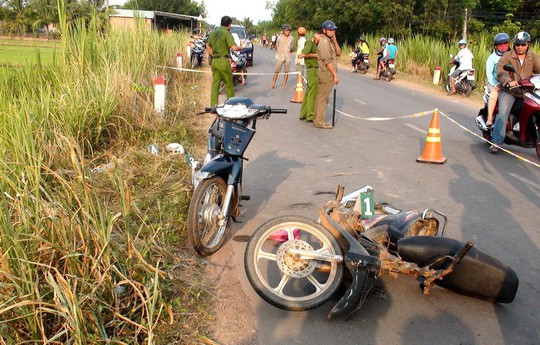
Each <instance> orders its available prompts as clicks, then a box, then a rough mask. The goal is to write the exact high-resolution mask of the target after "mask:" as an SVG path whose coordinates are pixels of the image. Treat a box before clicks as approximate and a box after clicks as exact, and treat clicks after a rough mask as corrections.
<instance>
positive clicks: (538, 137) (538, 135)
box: [533, 114, 540, 158]
mask: <svg viewBox="0 0 540 345" xmlns="http://www.w3.org/2000/svg"><path fill="white" fill-rule="evenodd" d="M537 116H540V114H537ZM533 130H534V133H533V144H534V149H535V151H536V155H537V156H538V158H540V130H539V129H538V124H533Z"/></svg>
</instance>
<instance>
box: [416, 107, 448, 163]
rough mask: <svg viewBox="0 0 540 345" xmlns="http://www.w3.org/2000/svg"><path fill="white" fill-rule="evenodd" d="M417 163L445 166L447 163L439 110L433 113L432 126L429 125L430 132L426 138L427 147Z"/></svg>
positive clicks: (417, 159)
mask: <svg viewBox="0 0 540 345" xmlns="http://www.w3.org/2000/svg"><path fill="white" fill-rule="evenodd" d="M416 161H417V162H419V163H435V164H443V163H444V162H446V158H445V157H443V155H442V147H441V127H440V124H439V110H438V109H435V110H434V111H433V117H432V118H431V124H430V125H429V132H428V135H427V137H426V145H425V146H424V153H422V155H421V156H420V157H418V158H416Z"/></svg>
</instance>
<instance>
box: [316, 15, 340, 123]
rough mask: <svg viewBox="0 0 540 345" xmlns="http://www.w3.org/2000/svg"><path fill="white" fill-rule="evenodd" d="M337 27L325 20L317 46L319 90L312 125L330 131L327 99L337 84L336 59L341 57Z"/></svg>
mask: <svg viewBox="0 0 540 345" xmlns="http://www.w3.org/2000/svg"><path fill="white" fill-rule="evenodd" d="M336 29H337V26H336V25H335V24H334V22H333V21H331V20H327V21H325V22H324V23H323V24H322V35H321V39H320V41H319V45H318V46H317V56H318V62H319V71H318V72H319V89H318V90H317V104H316V105H315V118H314V120H313V124H314V125H315V127H317V128H322V129H330V128H332V125H331V124H327V123H326V122H325V117H326V108H327V107H328V98H329V96H330V92H331V91H332V89H333V87H334V85H337V84H338V83H339V78H338V74H337V69H338V67H337V66H338V65H337V57H338V56H341V48H340V46H339V44H338V42H337V39H336Z"/></svg>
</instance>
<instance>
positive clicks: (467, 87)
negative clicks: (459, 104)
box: [463, 82, 473, 97]
mask: <svg viewBox="0 0 540 345" xmlns="http://www.w3.org/2000/svg"><path fill="white" fill-rule="evenodd" d="M472 90H473V88H472V85H471V84H469V82H464V83H463V94H464V95H465V96H466V97H469V96H470V95H471V92H472Z"/></svg>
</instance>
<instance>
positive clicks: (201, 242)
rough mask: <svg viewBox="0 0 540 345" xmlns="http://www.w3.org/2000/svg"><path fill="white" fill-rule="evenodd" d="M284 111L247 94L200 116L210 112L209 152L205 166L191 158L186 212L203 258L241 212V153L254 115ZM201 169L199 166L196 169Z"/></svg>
mask: <svg viewBox="0 0 540 345" xmlns="http://www.w3.org/2000/svg"><path fill="white" fill-rule="evenodd" d="M275 113H281V114H286V113H287V109H274V108H271V107H269V106H266V105H260V104H255V103H253V101H252V100H251V99H249V98H246V97H231V98H229V99H227V101H225V103H223V104H220V105H218V106H216V107H213V108H205V110H204V112H201V113H199V114H214V115H215V116H216V119H215V120H214V122H213V123H212V125H211V126H210V129H209V138H208V152H207V154H206V157H205V161H204V164H203V165H202V167H200V163H199V162H198V161H195V160H193V161H191V163H190V164H191V171H192V174H193V176H192V181H193V188H194V191H193V196H192V198H191V202H190V204H189V211H188V219H187V223H188V234H189V239H190V241H191V244H192V245H193V248H194V249H195V251H196V252H197V253H198V254H200V255H202V256H208V255H212V254H214V253H215V252H217V251H218V250H219V249H220V248H221V247H222V246H223V244H225V241H226V239H227V235H228V234H229V230H230V220H231V219H232V220H233V221H234V220H235V217H237V216H238V215H239V214H240V211H239V208H240V201H241V200H249V199H250V197H249V196H248V195H243V194H242V172H243V166H244V163H243V162H244V160H247V159H246V158H245V157H244V152H245V151H246V149H247V147H248V145H249V143H250V142H251V139H253V136H254V135H255V131H256V124H257V120H258V119H267V118H269V117H270V115H271V114H275ZM199 167H200V169H199Z"/></svg>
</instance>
